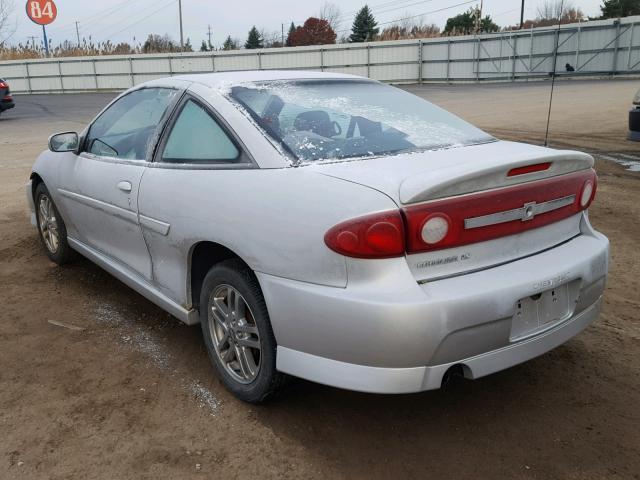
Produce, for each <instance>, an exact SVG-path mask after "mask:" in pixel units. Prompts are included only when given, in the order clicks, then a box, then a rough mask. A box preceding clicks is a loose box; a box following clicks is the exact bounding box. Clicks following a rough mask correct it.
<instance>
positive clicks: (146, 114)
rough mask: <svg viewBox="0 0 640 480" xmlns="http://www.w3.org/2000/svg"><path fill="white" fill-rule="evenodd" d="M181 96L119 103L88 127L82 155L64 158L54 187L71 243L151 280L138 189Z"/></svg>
mask: <svg viewBox="0 0 640 480" xmlns="http://www.w3.org/2000/svg"><path fill="white" fill-rule="evenodd" d="M179 94H180V92H179V91H178V90H175V89H169V88H143V89H139V90H134V91H132V92H130V93H128V94H126V95H124V96H123V97H120V98H119V99H118V100H116V101H115V102H114V103H112V104H111V105H110V106H109V107H108V108H107V109H106V110H105V111H104V112H102V113H101V114H100V116H99V117H98V118H96V120H95V121H94V122H93V123H92V125H91V126H90V127H89V129H88V131H87V133H86V135H85V138H84V139H83V141H82V148H81V152H80V154H79V155H69V156H67V157H65V161H63V163H62V165H61V172H60V176H59V178H60V180H59V182H58V184H59V188H58V193H59V194H60V198H61V199H62V201H63V203H64V210H65V212H66V213H67V216H68V217H69V222H70V223H71V228H70V234H71V235H72V237H73V238H75V239H76V240H78V241H80V242H82V243H84V244H85V245H87V246H89V247H91V248H93V249H95V250H97V251H99V252H101V253H103V254H106V255H107V256H109V257H111V258H112V259H114V260H116V261H118V262H120V263H122V264H123V265H124V266H125V267H127V268H129V269H131V270H133V271H135V272H137V273H138V274H140V275H141V276H143V277H144V278H146V279H149V280H150V279H151V278H152V271H151V259H150V256H149V252H148V249H147V246H146V244H145V241H144V237H143V236H142V231H141V228H140V224H139V221H138V188H139V185H140V180H141V178H142V175H143V173H144V170H145V168H146V166H147V165H148V161H149V160H150V156H151V155H152V152H153V147H154V146H155V142H156V141H157V138H158V132H159V130H160V128H161V126H162V124H163V122H164V120H165V118H166V117H167V116H168V114H169V112H170V110H171V108H172V106H173V105H174V102H176V101H177V99H178V97H179Z"/></svg>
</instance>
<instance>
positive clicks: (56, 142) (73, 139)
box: [49, 132, 80, 152]
mask: <svg viewBox="0 0 640 480" xmlns="http://www.w3.org/2000/svg"><path fill="white" fill-rule="evenodd" d="M79 143H80V140H79V137H78V134H77V133H76V132H65V133H56V134H55V135H51V137H49V150H51V151H52V152H75V151H76V150H77V149H78V145H79Z"/></svg>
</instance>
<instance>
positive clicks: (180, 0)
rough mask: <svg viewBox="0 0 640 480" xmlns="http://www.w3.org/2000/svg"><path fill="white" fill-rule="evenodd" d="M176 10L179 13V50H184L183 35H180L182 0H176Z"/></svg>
mask: <svg viewBox="0 0 640 480" xmlns="http://www.w3.org/2000/svg"><path fill="white" fill-rule="evenodd" d="M178 10H179V13H180V50H184V37H183V36H182V0H178Z"/></svg>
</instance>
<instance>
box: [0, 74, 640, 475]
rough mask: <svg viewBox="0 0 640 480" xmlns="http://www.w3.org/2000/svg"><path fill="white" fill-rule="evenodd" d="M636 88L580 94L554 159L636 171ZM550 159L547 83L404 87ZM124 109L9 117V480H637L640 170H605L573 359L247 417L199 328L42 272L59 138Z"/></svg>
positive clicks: (570, 94)
mask: <svg viewBox="0 0 640 480" xmlns="http://www.w3.org/2000/svg"><path fill="white" fill-rule="evenodd" d="M639 86H640V82H638V81H621V80H615V81H598V82H595V81H567V82H559V84H558V89H557V90H556V94H555V98H556V100H557V103H555V106H554V111H553V118H552V124H551V140H552V145H556V146H571V147H577V148H581V149H586V150H588V151H591V152H599V153H601V154H603V155H605V156H607V157H608V158H622V157H620V154H624V155H628V156H630V157H634V156H635V155H636V154H637V153H638V152H639V151H640V148H639V147H640V144H633V143H631V142H627V141H626V140H624V138H625V135H626V112H627V110H628V108H629V101H630V99H631V98H632V96H633V93H634V91H635V89H637V88H638V87H639ZM407 88H409V89H410V90H412V91H415V92H416V93H418V94H420V95H423V96H425V97H427V98H429V99H431V100H432V101H434V102H435V103H437V104H439V105H441V106H443V107H445V108H448V109H450V110H452V111H454V112H456V113H458V114H459V115H461V116H462V117H464V118H466V119H468V120H470V121H472V122H474V123H475V124H477V125H479V126H480V127H482V128H484V129H486V130H488V131H489V132H491V133H493V134H495V135H497V136H500V137H503V138H509V139H520V140H524V141H530V142H532V143H540V141H541V139H542V138H543V137H542V135H543V132H544V122H545V118H546V106H545V105H546V101H547V99H548V96H547V95H548V82H547V83H529V84H515V85H461V86H411V87H407ZM112 97H113V95H112V94H78V95H66V96H62V95H53V96H17V97H16V102H17V107H16V108H15V109H14V110H13V111H11V112H7V113H5V114H4V115H2V116H1V117H0V292H1V294H0V405H2V408H1V409H0V478H1V479H3V480H4V479H13V478H16V479H18V478H20V479H23V478H24V479H40V478H43V479H44V478H52V479H70V478H72V479H93V478H106V479H113V478H122V479H126V478H154V479H163V478H167V479H169V478H170V479H174V478H181V479H182V478H248V477H263V478H302V477H304V478H367V479H371V478H390V477H395V478H418V477H419V478H427V477H428V478H443V477H448V478H456V479H464V478H469V479H472V478H473V479H477V478H515V479H520V478H522V479H556V478H566V479H583V478H594V479H596V478H597V479H600V478H635V479H638V478H640V475H639V472H640V432H639V430H638V425H640V413H639V411H638V405H640V382H639V381H638V378H639V373H640V349H639V347H640V324H639V323H638V309H639V308H640V296H639V295H638V291H640V256H639V255H638V239H640V222H638V219H640V173H636V172H630V171H628V170H626V169H625V168H624V167H622V166H620V165H617V164H615V163H614V162H611V161H606V160H598V161H597V170H598V174H599V177H600V184H599V193H598V197H597V199H596V202H595V204H594V205H593V207H592V208H591V212H590V215H591V218H592V221H593V223H594V225H595V226H596V228H598V229H599V230H601V231H603V232H604V233H605V234H607V235H608V236H609V238H610V239H611V242H612V252H611V260H612V261H611V275H610V279H609V283H608V286H607V291H606V294H605V305H604V311H603V314H602V316H601V318H600V319H599V321H597V322H596V323H594V324H593V325H592V326H590V327H589V328H588V329H587V330H586V331H585V332H583V333H582V334H580V335H579V336H578V337H576V338H574V339H573V340H571V341H570V342H568V343H567V344H565V345H563V346H561V347H559V348H557V349H555V350H554V351H552V352H549V353H548V354H546V355H544V356H542V357H539V358H537V359H534V360H532V361H530V362H528V363H526V364H523V365H520V366H517V367H514V368H511V369H509V370H507V371H504V372H501V373H498V374H495V375H492V376H489V377H485V378H483V379H479V380H476V381H466V380H458V381H455V382H453V383H452V384H450V385H449V386H447V388H445V389H443V390H440V391H434V392H425V393H421V394H415V395H401V396H378V395H366V394H360V393H353V392H348V391H342V390H337V389H333V388H328V387H323V386H320V385H315V384H312V383H309V382H303V381H299V382H295V383H294V384H293V385H292V386H291V387H290V389H289V391H288V392H287V393H286V395H285V396H284V397H283V398H282V399H280V400H278V401H276V402H273V403H271V404H269V405H267V406H262V407H255V406H249V405H246V404H243V403H241V402H238V401H237V400H235V399H234V398H233V397H231V396H230V395H229V394H227V393H226V391H225V390H224V389H223V388H222V386H221V385H220V384H219V382H218V381H217V380H216V379H215V377H214V375H213V373H212V369H211V367H210V366H209V364H208V360H207V356H206V353H205V351H204V348H203V345H202V339H201V335H200V330H199V328H198V327H195V328H194V327H187V326H184V325H182V324H180V323H179V322H178V321H176V320H174V319H173V318H172V317H170V316H169V315H167V314H165V313H164V312H162V311H161V310H160V309H158V308H157V307H155V306H154V305H152V304H151V303H149V302H148V301H146V300H145V299H144V298H142V297H141V296H139V295H137V294H136V293H134V292H133V291H131V290H130V289H128V288H127V287H125V286H124V285H123V284H121V283H120V282H118V281H117V280H115V279H114V278H113V277H111V276H110V275H108V274H107V273H105V272H103V271H102V270H100V269H99V268H98V267H96V266H95V265H93V264H91V263H90V262H88V261H85V260H79V261H77V262H76V263H74V264H72V265H70V266H68V267H65V268H58V267H56V266H54V265H52V264H51V263H50V262H48V261H47V259H46V257H45V255H44V253H43V251H42V248H41V246H40V244H39V243H38V239H37V236H36V232H35V230H33V229H32V228H31V226H30V225H29V221H28V216H27V206H26V201H25V199H24V192H23V190H24V188H23V186H24V184H25V182H26V180H27V178H28V175H29V172H30V166H31V164H32V162H33V160H34V158H35V156H36V155H37V154H38V153H39V151H40V150H42V149H43V148H44V146H45V145H46V140H47V137H48V136H49V135H50V134H51V133H54V132H56V131H65V130H79V129H81V128H82V126H83V125H84V124H85V123H86V122H87V121H88V120H89V119H90V118H91V117H92V116H93V115H94V114H95V113H96V112H97V111H98V109H99V108H100V107H102V106H103V105H104V104H105V103H106V102H108V101H109V100H110V98H112Z"/></svg>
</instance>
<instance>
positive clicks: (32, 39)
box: [27, 35, 36, 50]
mask: <svg viewBox="0 0 640 480" xmlns="http://www.w3.org/2000/svg"><path fill="white" fill-rule="evenodd" d="M27 38H30V39H31V46H32V48H33V49H34V50H35V49H36V37H35V35H31V36H30V37H27Z"/></svg>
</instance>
